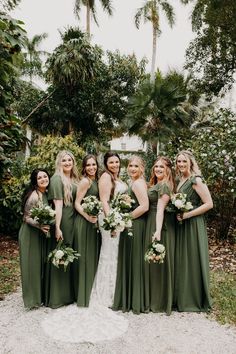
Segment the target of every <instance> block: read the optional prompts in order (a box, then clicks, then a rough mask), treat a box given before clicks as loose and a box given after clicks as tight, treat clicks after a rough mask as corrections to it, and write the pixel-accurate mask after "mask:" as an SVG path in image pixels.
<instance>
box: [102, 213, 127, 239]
mask: <svg viewBox="0 0 236 354" xmlns="http://www.w3.org/2000/svg"><path fill="white" fill-rule="evenodd" d="M101 227H102V228H103V229H104V230H109V231H111V232H112V231H115V232H122V231H124V229H125V228H128V229H130V228H131V227H132V219H131V216H130V214H129V213H121V212H120V211H119V210H118V209H110V212H109V214H108V215H107V217H106V218H104V219H103V224H102V225H101ZM129 233H130V236H131V231H129Z"/></svg>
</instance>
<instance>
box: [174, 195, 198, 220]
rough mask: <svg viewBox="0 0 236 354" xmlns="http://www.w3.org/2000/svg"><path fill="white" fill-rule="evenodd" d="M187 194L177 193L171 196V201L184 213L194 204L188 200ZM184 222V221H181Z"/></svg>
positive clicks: (179, 211)
mask: <svg viewBox="0 0 236 354" xmlns="http://www.w3.org/2000/svg"><path fill="white" fill-rule="evenodd" d="M186 197H187V194H184V193H176V194H173V195H172V196H171V203H172V204H173V206H174V207H175V209H176V210H177V212H178V213H182V214H183V213H184V212H186V211H189V210H192V209H193V205H192V203H191V202H187V199H186ZM180 223H182V221H180Z"/></svg>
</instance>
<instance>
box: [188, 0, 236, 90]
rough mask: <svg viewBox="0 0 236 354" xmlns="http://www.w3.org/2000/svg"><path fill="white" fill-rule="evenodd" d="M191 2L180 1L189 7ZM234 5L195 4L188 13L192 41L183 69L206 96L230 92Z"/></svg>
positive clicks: (212, 0)
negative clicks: (187, 71)
mask: <svg viewBox="0 0 236 354" xmlns="http://www.w3.org/2000/svg"><path fill="white" fill-rule="evenodd" d="M191 1H193V0H182V2H184V3H189V2H191ZM235 14H236V1H235V0H225V1H222V0H197V1H196V2H195V5H194V8H193V12H192V28H193V31H194V32H196V38H195V39H194V40H193V41H192V42H191V43H190V45H189V47H188V49H187V52H186V65H185V67H186V69H187V70H189V71H191V72H192V73H193V75H194V78H195V80H194V83H195V86H196V88H197V89H198V90H199V91H200V92H202V93H205V94H206V95H207V96H212V95H218V94H219V93H220V91H221V92H222V89H227V88H230V87H231V85H232V84H233V82H234V81H235V73H236V45H235V43H236V21H235Z"/></svg>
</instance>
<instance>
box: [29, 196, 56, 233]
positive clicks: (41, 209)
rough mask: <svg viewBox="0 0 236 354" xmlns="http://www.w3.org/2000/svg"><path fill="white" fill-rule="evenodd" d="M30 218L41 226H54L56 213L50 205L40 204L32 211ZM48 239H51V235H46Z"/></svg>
mask: <svg viewBox="0 0 236 354" xmlns="http://www.w3.org/2000/svg"><path fill="white" fill-rule="evenodd" d="M30 216H31V217H32V219H33V220H34V221H36V222H37V223H38V224H39V225H54V224H55V217H56V212H55V210H53V209H52V208H51V207H50V206H49V205H46V204H44V203H43V202H39V203H38V205H37V206H35V207H33V208H32V209H30ZM46 237H50V233H49V232H47V233H46Z"/></svg>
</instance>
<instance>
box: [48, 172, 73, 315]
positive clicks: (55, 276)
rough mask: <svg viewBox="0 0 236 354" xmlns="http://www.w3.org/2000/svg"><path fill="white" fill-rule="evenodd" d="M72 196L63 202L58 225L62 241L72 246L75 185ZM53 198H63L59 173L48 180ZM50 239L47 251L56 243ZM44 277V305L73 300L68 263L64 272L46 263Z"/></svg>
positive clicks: (49, 194)
mask: <svg viewBox="0 0 236 354" xmlns="http://www.w3.org/2000/svg"><path fill="white" fill-rule="evenodd" d="M72 196H73V203H72V204H71V205H70V206H65V205H64V204H63V208H62V218H61V225H60V227H61V230H62V234H63V238H64V242H65V244H66V245H68V246H69V247H72V246H73V227H74V220H75V216H76V212H75V208H74V201H75V197H76V185H73V187H72ZM53 199H58V200H63V199H64V189H63V184H62V181H61V177H60V176H59V175H53V176H52V178H51V180H50V185H49V191H48V200H51V201H52V200H53ZM50 240H51V242H50V245H49V250H48V253H49V252H50V251H51V250H53V249H55V247H56V245H57V241H56V238H55V237H54V236H53V235H52V237H51V239H50ZM46 277H47V279H46V306H49V307H51V308H57V307H60V306H63V305H67V304H71V303H73V302H74V299H75V296H74V286H73V276H72V267H71V265H70V264H69V265H68V267H67V270H66V272H64V269H63V268H59V269H58V268H56V267H55V266H54V265H52V264H51V263H48V266H47V274H46Z"/></svg>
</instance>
